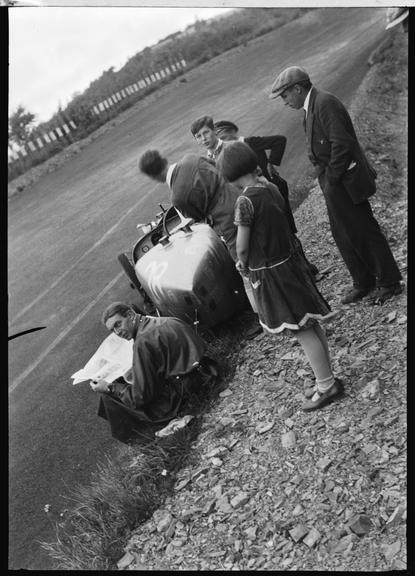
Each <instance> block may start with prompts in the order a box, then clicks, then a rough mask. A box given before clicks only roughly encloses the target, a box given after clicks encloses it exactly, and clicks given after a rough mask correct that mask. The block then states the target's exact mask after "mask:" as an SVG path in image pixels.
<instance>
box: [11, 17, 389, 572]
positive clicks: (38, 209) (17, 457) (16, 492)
mask: <svg viewBox="0 0 415 576" xmlns="http://www.w3.org/2000/svg"><path fill="white" fill-rule="evenodd" d="M339 14H340V15H341V16H340V17H339ZM383 18H384V11H383V10H379V11H376V10H373V9H363V10H362V9H347V10H346V9H343V10H342V9H340V10H334V9H325V10H319V11H316V12H312V13H310V14H308V15H306V16H305V17H304V18H302V19H301V20H299V21H296V22H293V23H291V24H289V25H288V26H286V27H284V28H283V29H281V30H279V31H276V32H273V33H271V34H269V35H267V36H266V37H262V38H259V39H257V40H255V41H254V42H252V43H251V44H250V45H248V46H247V47H245V48H238V49H236V50H234V51H232V53H228V54H226V55H223V56H221V57H219V58H217V59H215V60H214V61H212V62H209V63H207V64H206V65H205V66H204V67H203V69H200V70H195V71H194V72H192V73H191V74H189V75H188V78H187V79H188V82H187V83H185V84H179V83H177V84H176V86H175V87H173V88H172V89H169V90H165V91H164V92H163V94H162V95H160V97H159V98H153V99H152V102H150V103H149V104H148V105H147V106H143V105H140V106H138V108H137V110H136V111H130V112H129V113H128V115H126V116H124V118H125V119H124V121H123V122H122V123H120V124H119V125H118V126H115V127H114V128H113V129H112V130H111V131H109V132H107V133H106V134H104V135H103V136H102V137H100V138H98V139H96V140H95V141H94V142H93V143H92V144H91V145H90V146H88V147H87V148H85V149H84V150H83V151H82V153H80V154H79V155H77V156H75V157H74V158H72V159H70V160H69V161H68V162H67V163H66V164H64V165H63V166H62V167H60V168H59V169H57V170H56V171H55V172H53V173H50V174H46V175H45V176H44V177H42V178H41V179H40V180H39V181H38V182H37V183H36V184H35V185H34V186H33V187H32V188H30V189H27V190H25V191H24V192H23V193H22V194H19V195H16V196H14V197H13V198H11V200H10V202H9V298H10V308H9V317H10V327H9V331H10V332H11V333H12V332H17V331H18V330H19V328H20V329H23V326H24V327H26V326H36V325H46V326H47V329H46V330H43V331H40V332H38V333H36V334H35V335H28V336H24V337H22V338H18V339H16V340H14V341H12V342H11V345H10V360H9V371H10V385H11V396H10V414H11V424H10V483H11V487H10V497H11V502H10V507H11V517H12V521H11V526H10V541H11V550H10V564H9V567H10V568H32V569H35V568H37V569H39V568H47V567H48V560H47V559H46V558H44V557H42V552H41V551H40V550H39V547H38V544H37V543H36V542H34V539H35V538H36V539H47V538H50V537H51V534H52V527H51V526H50V525H49V523H48V520H47V517H46V514H45V513H44V510H43V507H44V506H45V504H51V506H53V507H54V508H55V509H62V508H63V507H64V501H63V500H62V498H61V495H62V494H64V493H65V492H66V491H67V487H69V486H71V484H73V483H78V482H84V481H86V480H87V479H88V477H89V473H90V470H91V469H93V467H94V466H95V463H96V459H97V457H99V456H101V455H102V453H103V451H104V450H109V451H111V450H116V449H118V446H117V445H114V442H113V441H112V440H111V438H110V437H109V434H108V430H107V427H106V424H105V423H104V422H103V421H102V422H101V421H98V419H97V418H96V416H95V398H94V397H92V395H91V392H90V391H89V390H88V388H87V386H86V385H82V384H81V385H80V386H78V387H77V388H73V387H71V385H70V375H71V374H72V373H73V372H74V371H76V370H77V369H78V368H80V367H81V366H82V365H83V363H84V362H85V360H86V359H87V358H88V357H89V356H90V355H91V353H92V352H93V350H94V349H95V348H96V347H97V345H98V343H99V342H100V341H101V340H102V338H103V337H104V335H105V332H104V330H103V328H101V327H99V326H98V319H99V315H100V312H101V310H102V308H103V306H105V304H106V303H108V302H109V301H111V300H112V299H117V300H118V299H122V298H124V297H128V296H130V291H129V289H128V287H127V286H126V281H125V280H124V277H123V275H122V274H120V268H119V265H118V263H117V260H116V255H117V254H118V253H119V252H120V251H122V250H124V249H126V248H128V247H130V246H131V245H132V243H133V241H134V239H135V224H136V223H137V222H143V221H147V220H148V219H150V218H151V217H152V216H153V214H154V212H155V211H157V210H158V204H157V203H158V202H159V201H162V200H164V201H166V202H167V200H168V194H167V192H166V188H165V187H163V186H154V185H153V184H151V183H149V182H148V181H146V180H144V179H143V178H141V176H139V175H138V173H137V172H138V171H137V166H136V164H137V158H138V156H139V155H140V153H141V152H143V151H144V150H145V149H146V148H147V147H154V148H159V149H160V150H162V151H163V152H165V153H166V155H167V156H168V157H170V158H171V160H175V159H177V158H178V157H180V155H182V154H183V153H185V152H187V151H190V150H196V148H195V145H194V144H193V142H192V139H191V136H190V132H189V131H188V126H189V124H190V122H191V120H192V119H193V118H195V117H197V116H199V115H202V114H204V113H210V114H212V115H213V116H214V118H217V119H219V117H222V118H230V119H232V120H234V121H236V122H237V123H238V125H239V126H240V129H241V133H242V134H246V135H248V134H263V135H265V134H271V133H282V134H286V135H287V136H288V146H287V151H286V155H285V159H284V163H283V166H282V169H281V172H282V174H283V175H284V176H285V177H286V178H287V179H288V180H289V182H290V184H291V186H292V187H293V186H294V184H295V183H296V182H297V180H298V179H299V178H300V177H301V176H302V175H303V174H304V172H306V171H307V170H308V165H307V161H306V158H305V151H304V137H303V134H302V133H301V122H300V121H299V118H297V117H296V115H295V114H293V113H292V112H291V111H286V110H283V109H282V107H281V105H280V104H278V103H276V102H275V101H269V100H268V99H267V94H268V91H269V86H270V84H271V82H272V80H273V76H274V75H275V73H276V72H277V71H278V70H279V69H281V68H282V67H284V66H285V65H288V64H292V63H300V64H302V65H303V66H304V67H306V68H307V70H308V71H309V73H310V75H311V77H312V79H313V80H314V81H315V83H316V84H318V85H320V86H322V87H324V88H326V89H329V90H331V91H332V92H334V93H336V94H338V95H339V96H341V97H342V99H343V100H344V101H345V102H346V103H348V101H349V100H350V98H351V97H352V96H353V93H354V91H355V90H356V88H357V86H358V85H359V83H360V81H361V79H362V77H363V76H364V74H365V72H366V70H367V66H366V62H367V58H368V56H369V54H370V52H371V51H372V50H373V48H374V47H375V46H376V44H377V43H378V42H380V41H381V40H382V38H383V34H384V30H383V22H384V21H383ZM118 275H119V278H118ZM112 281H113V283H112V284H111V282H112ZM105 290H106V291H105ZM103 291H104V292H103Z"/></svg>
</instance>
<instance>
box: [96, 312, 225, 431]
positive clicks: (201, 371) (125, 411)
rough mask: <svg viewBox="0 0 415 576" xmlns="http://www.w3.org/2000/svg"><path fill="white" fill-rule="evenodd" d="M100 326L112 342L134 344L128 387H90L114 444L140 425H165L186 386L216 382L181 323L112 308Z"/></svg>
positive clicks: (198, 342)
mask: <svg viewBox="0 0 415 576" xmlns="http://www.w3.org/2000/svg"><path fill="white" fill-rule="evenodd" d="M102 322H103V324H104V325H105V326H106V328H108V330H110V331H111V332H114V333H115V334H116V335H117V336H120V337H121V338H125V339H126V340H131V339H132V338H133V339H134V345H133V365H132V377H131V382H127V381H125V380H124V379H118V380H117V381H115V382H113V383H111V384H110V383H109V382H107V381H106V380H99V381H98V382H94V381H91V382H90V385H91V388H92V389H93V390H94V391H95V392H102V394H101V398H100V403H99V407H98V415H99V416H101V417H103V418H105V419H106V420H108V422H109V424H110V426H111V433H112V435H113V436H114V438H117V439H118V440H121V441H124V440H126V439H127V438H128V437H129V436H131V434H132V433H133V432H134V430H137V428H138V429H140V423H141V425H142V423H143V422H144V423H153V424H159V423H163V422H167V421H169V420H171V419H172V418H174V417H175V416H176V415H177V413H178V411H179V408H180V407H181V404H182V400H183V397H184V395H185V392H186V391H187V390H188V389H189V387H190V386H191V385H192V386H193V385H197V384H203V383H204V382H205V381H206V380H207V379H209V378H213V379H214V378H215V377H216V376H217V370H216V366H215V362H214V361H213V360H211V359H209V358H207V357H206V356H205V348H206V346H205V343H204V342H203V340H202V339H201V338H200V337H199V336H198V335H197V334H196V333H195V332H194V330H193V328H191V327H190V326H189V325H188V324H186V323H185V322H184V321H183V320H179V319H178V318H170V317H152V316H144V315H142V314H137V313H136V312H135V311H134V310H133V308H132V307H131V306H129V305H127V304H124V303H123V302H114V303H112V304H110V305H109V306H108V307H107V308H106V309H105V310H104V313H103V315H102ZM129 380H130V379H129Z"/></svg>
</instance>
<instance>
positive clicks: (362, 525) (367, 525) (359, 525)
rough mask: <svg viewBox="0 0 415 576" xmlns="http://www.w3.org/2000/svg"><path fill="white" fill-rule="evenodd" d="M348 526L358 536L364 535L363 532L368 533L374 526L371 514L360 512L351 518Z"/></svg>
mask: <svg viewBox="0 0 415 576" xmlns="http://www.w3.org/2000/svg"><path fill="white" fill-rule="evenodd" d="M348 526H349V528H350V530H351V531H352V532H354V533H355V534H357V535H358V536H363V534H367V533H368V532H369V531H370V529H371V528H372V527H373V523H372V521H371V519H370V518H369V516H366V515H365V514H359V515H357V516H354V517H352V518H351V519H350V520H349V522H348Z"/></svg>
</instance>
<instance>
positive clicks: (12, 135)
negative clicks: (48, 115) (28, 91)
mask: <svg viewBox="0 0 415 576" xmlns="http://www.w3.org/2000/svg"><path fill="white" fill-rule="evenodd" d="M35 118H36V116H35V114H32V112H29V110H26V109H25V108H24V106H22V105H19V106H18V107H17V110H16V111H15V112H13V114H12V115H11V116H10V118H9V139H10V140H11V141H13V142H15V143H16V144H18V145H19V146H23V145H24V144H26V142H27V141H28V140H29V139H30V136H31V134H32V132H33V125H34V122H35Z"/></svg>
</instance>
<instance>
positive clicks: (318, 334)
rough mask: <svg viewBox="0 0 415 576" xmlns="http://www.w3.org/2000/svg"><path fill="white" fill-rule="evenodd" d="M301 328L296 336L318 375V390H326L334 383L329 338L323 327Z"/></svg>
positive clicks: (316, 375) (315, 373)
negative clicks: (316, 328) (317, 328)
mask: <svg viewBox="0 0 415 576" xmlns="http://www.w3.org/2000/svg"><path fill="white" fill-rule="evenodd" d="M319 328H320V330H317V331H316V330H315V329H314V327H311V328H306V329H305V330H299V331H298V332H297V333H296V338H297V340H298V341H299V343H300V344H301V346H302V347H303V350H304V353H305V355H306V357H307V360H308V362H309V363H310V366H311V368H312V370H313V372H314V375H315V377H316V384H317V390H318V391H319V392H326V391H327V390H328V389H329V388H330V387H331V386H332V385H333V383H334V376H333V372H332V370H331V364H330V356H329V349H328V344H327V339H326V337H325V334H324V332H323V330H322V329H321V327H320V326H319Z"/></svg>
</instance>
